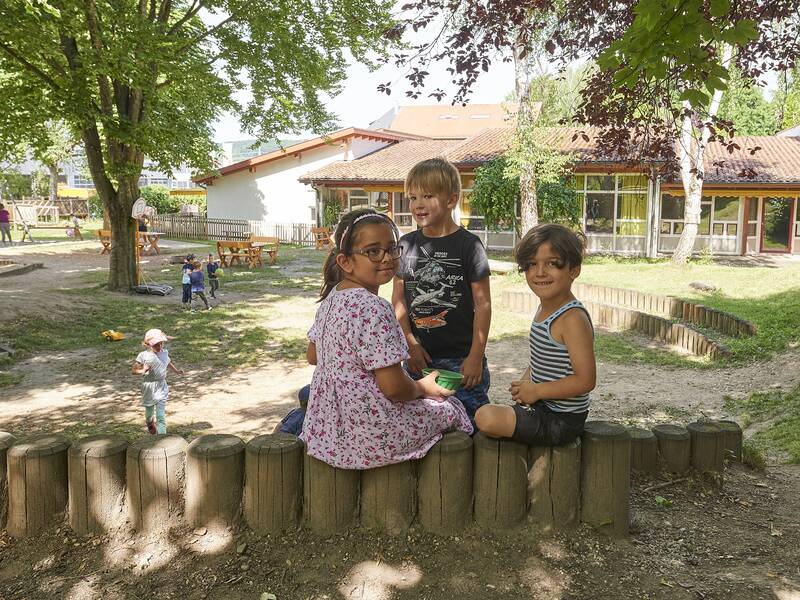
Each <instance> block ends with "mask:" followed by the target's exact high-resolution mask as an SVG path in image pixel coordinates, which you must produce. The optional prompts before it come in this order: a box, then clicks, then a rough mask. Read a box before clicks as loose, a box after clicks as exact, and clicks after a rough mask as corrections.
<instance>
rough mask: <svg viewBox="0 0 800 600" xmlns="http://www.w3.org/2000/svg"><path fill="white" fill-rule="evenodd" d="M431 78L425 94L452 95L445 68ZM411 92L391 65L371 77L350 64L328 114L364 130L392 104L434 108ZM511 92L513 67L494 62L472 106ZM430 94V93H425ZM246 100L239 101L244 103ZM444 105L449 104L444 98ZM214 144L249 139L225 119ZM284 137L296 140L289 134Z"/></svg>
mask: <svg viewBox="0 0 800 600" xmlns="http://www.w3.org/2000/svg"><path fill="white" fill-rule="evenodd" d="M429 70H430V73H431V75H430V76H429V79H428V81H429V82H428V84H426V90H429V91H432V90H434V89H436V88H438V87H441V88H443V89H445V90H446V91H454V88H453V87H452V86H448V85H447V84H448V83H449V81H450V80H449V77H448V74H447V73H446V72H445V70H444V66H439V67H434V68H431V69H429ZM389 81H391V82H392V94H391V96H387V95H386V94H385V93H381V92H378V91H377V87H378V84H380V83H386V82H389ZM407 89H410V88H409V87H408V85H407V83H406V80H405V79H404V72H403V71H401V70H400V69H398V68H397V67H395V66H394V65H385V66H383V67H381V68H380V69H378V70H376V71H373V72H371V73H370V71H369V69H367V67H365V66H364V65H362V64H360V63H354V62H351V64H350V67H349V69H348V71H347V79H346V81H345V82H344V85H343V90H342V92H341V93H340V94H339V95H338V96H336V97H335V98H331V99H330V100H329V102H327V106H328V108H329V110H330V111H331V112H333V113H334V114H335V115H337V117H338V120H339V126H340V127H351V126H352V127H366V126H367V125H369V123H370V122H371V121H374V120H375V119H377V118H378V117H380V116H381V115H383V114H384V113H386V112H387V111H388V110H389V109H391V108H392V107H393V106H395V103H397V104H399V105H401V106H404V105H410V104H436V103H437V102H436V99H435V98H428V97H426V95H427V94H426V93H423V94H422V95H421V96H420V99H419V100H411V99H409V98H407V97H406V95H405V92H406V90H407ZM513 89H514V66H513V64H512V63H510V62H508V63H503V62H501V61H499V60H498V61H497V62H493V63H492V66H491V67H490V68H489V72H488V73H482V74H481V77H480V78H479V79H478V82H477V83H476V85H475V87H474V93H473V94H472V97H471V98H470V103H473V104H494V103H498V102H502V101H503V100H504V99H505V97H506V95H507V94H508V93H509V92H511V91H512V90H513ZM428 93H429V92H428ZM244 98H245V96H242V97H241V98H240V100H241V99H244ZM442 103H443V104H449V100H447V99H446V98H445V99H443V100H442ZM214 130H215V135H214V140H215V141H216V142H230V141H235V140H243V139H249V137H250V136H247V135H245V134H243V133H242V132H241V129H240V127H239V122H238V120H237V119H236V117H234V116H233V115H226V116H225V117H224V118H222V119H220V120H219V121H217V123H216V124H215V127H214ZM286 137H296V136H294V135H293V134H288V132H287V136H286ZM300 137H303V136H300Z"/></svg>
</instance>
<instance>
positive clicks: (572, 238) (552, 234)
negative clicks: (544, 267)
mask: <svg viewBox="0 0 800 600" xmlns="http://www.w3.org/2000/svg"><path fill="white" fill-rule="evenodd" d="M545 242H550V246H552V248H553V250H554V251H555V252H556V254H558V256H559V258H561V260H563V261H564V263H565V264H566V266H567V267H569V268H574V267H579V266H580V265H581V262H582V261H583V255H584V253H585V252H586V236H585V235H583V233H581V232H579V231H573V230H572V229H569V228H567V227H564V226H563V225H556V224H555V223H543V224H541V225H537V226H536V227H532V228H531V229H530V230H529V231H528V233H526V234H525V236H524V237H523V238H522V239H521V240H520V241H519V243H518V244H517V246H516V248H514V260H515V261H516V262H517V265H519V268H520V269H521V270H523V271H524V270H526V269H527V268H528V265H529V264H530V263H531V261H533V257H534V256H536V251H537V250H539V246H541V245H542V244H544V243H545Z"/></svg>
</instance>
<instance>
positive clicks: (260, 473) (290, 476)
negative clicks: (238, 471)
mask: <svg viewBox="0 0 800 600" xmlns="http://www.w3.org/2000/svg"><path fill="white" fill-rule="evenodd" d="M244 468H245V478H244V481H245V485H244V516H245V519H246V520H247V524H248V525H249V526H250V528H251V529H253V530H254V531H256V532H257V533H274V532H276V531H281V530H283V529H286V528H287V527H292V526H294V525H297V523H298V522H299V518H300V510H301V507H302V504H303V474H302V473H303V442H301V441H300V440H299V439H298V438H297V436H294V435H291V434H289V433H272V434H267V435H260V436H258V437H255V438H253V439H252V440H250V441H249V442H248V443H247V446H246V447H245V461H244Z"/></svg>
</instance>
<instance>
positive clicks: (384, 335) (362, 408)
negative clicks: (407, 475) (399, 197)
mask: <svg viewBox="0 0 800 600" xmlns="http://www.w3.org/2000/svg"><path fill="white" fill-rule="evenodd" d="M398 237H399V236H398V232H397V228H396V227H395V224H394V223H393V222H392V221H391V220H390V219H389V218H388V217H386V216H385V215H383V214H380V213H377V212H375V211H373V210H357V211H352V212H350V213H348V214H346V215H345V216H344V217H343V218H342V220H341V222H340V223H339V226H338V227H337V229H336V233H335V235H334V242H335V246H334V248H333V250H332V251H331V252H330V254H329V256H328V258H327V260H326V262H325V267H324V283H323V286H322V290H321V292H320V306H319V309H318V310H317V315H316V318H315V320H314V325H313V326H312V327H311V330H310V331H309V333H308V338H309V344H308V350H307V358H308V361H309V363H310V364H313V365H316V369H315V371H314V377H313V379H312V381H311V394H310V397H309V402H308V411H307V413H306V418H305V422H304V424H303V432H302V434H301V436H300V437H301V438H302V439H303V440H304V441H305V443H306V446H307V451H308V454H309V455H310V456H313V457H314V458H317V459H319V460H322V461H324V462H326V463H328V464H330V465H332V466H334V467H339V468H345V469H371V468H373V467H380V466H383V465H388V464H392V463H398V462H402V461H406V460H412V459H417V458H421V457H422V456H424V455H425V454H426V453H427V451H428V450H429V449H430V448H431V446H433V445H434V444H435V443H436V442H437V441H439V439H440V438H441V437H442V434H443V433H444V432H446V431H452V430H461V431H464V432H466V433H471V432H472V425H471V424H470V420H469V417H467V414H466V411H465V410H464V407H463V406H462V405H461V403H460V402H459V401H458V400H457V399H456V398H455V397H454V396H452V393H453V392H452V391H450V390H447V389H445V388H443V387H441V386H439V385H437V384H436V375H437V373H436V372H433V373H431V374H430V375H428V376H427V377H423V378H422V379H420V380H419V381H414V380H413V379H411V378H410V377H409V376H408V375H407V374H406V372H405V371H404V370H403V368H402V367H401V363H402V361H404V360H405V359H407V358H408V345H407V344H406V341H405V337H404V336H403V332H402V330H401V329H400V325H399V323H398V322H397V319H396V318H395V315H394V311H393V309H392V306H391V305H390V304H389V302H387V301H386V300H384V299H383V298H381V297H379V296H378V289H379V288H380V286H381V285H384V284H386V283H389V282H390V281H392V278H393V277H394V273H395V267H396V263H397V259H398V258H399V257H400V254H401V251H400V247H399V246H398V243H397V242H398Z"/></svg>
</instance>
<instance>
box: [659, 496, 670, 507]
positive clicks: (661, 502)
mask: <svg viewBox="0 0 800 600" xmlns="http://www.w3.org/2000/svg"><path fill="white" fill-rule="evenodd" d="M656 504H658V505H659V506H663V507H664V508H669V507H670V506H672V500H668V499H667V498H664V496H656Z"/></svg>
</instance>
